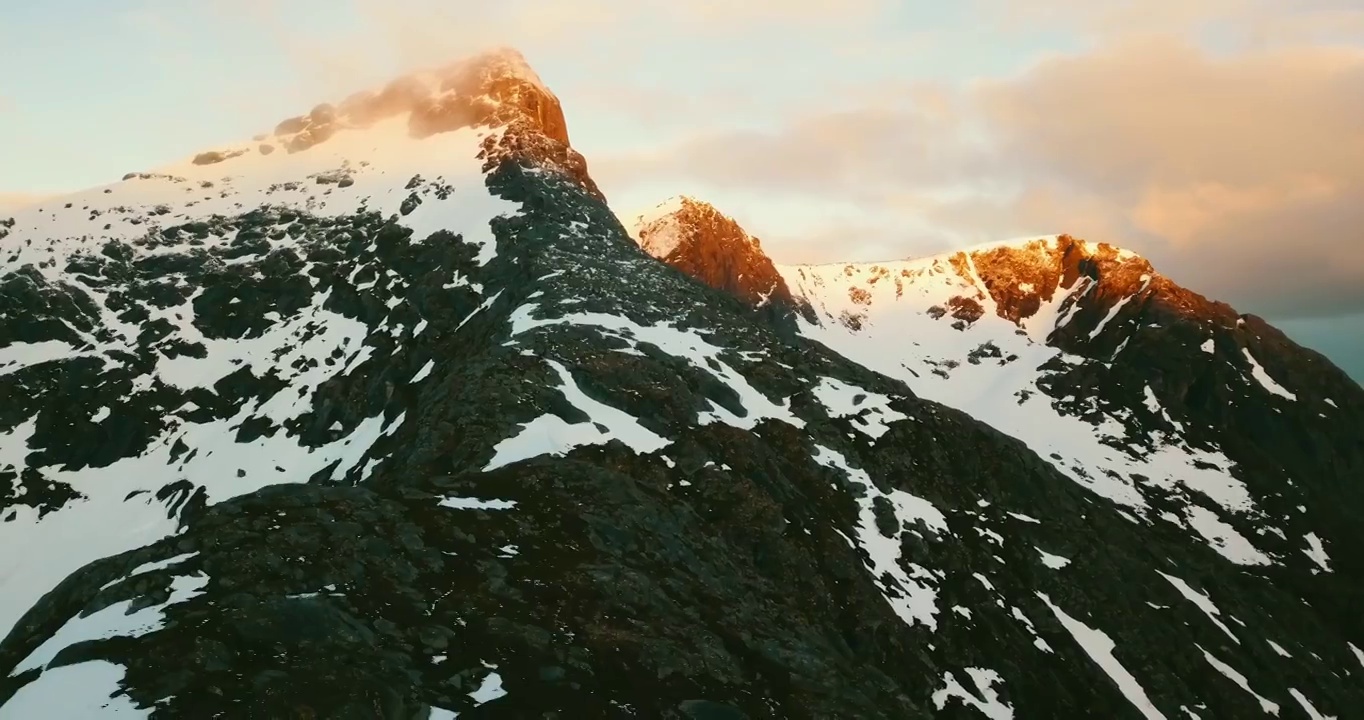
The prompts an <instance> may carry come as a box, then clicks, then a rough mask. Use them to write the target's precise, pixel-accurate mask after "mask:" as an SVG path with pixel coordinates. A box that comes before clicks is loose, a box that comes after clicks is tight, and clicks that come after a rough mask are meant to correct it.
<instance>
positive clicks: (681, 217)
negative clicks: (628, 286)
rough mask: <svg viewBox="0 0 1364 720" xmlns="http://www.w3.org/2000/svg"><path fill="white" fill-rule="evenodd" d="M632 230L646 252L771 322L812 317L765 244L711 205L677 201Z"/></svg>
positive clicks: (637, 220)
mask: <svg viewBox="0 0 1364 720" xmlns="http://www.w3.org/2000/svg"><path fill="white" fill-rule="evenodd" d="M632 227H633V229H632V231H631V236H632V237H633V238H634V239H635V241H636V242H638V243H639V245H640V247H641V248H642V249H643V250H644V252H646V253H648V254H649V255H651V256H653V257H655V258H657V259H659V260H662V261H663V262H664V263H666V264H668V265H670V266H672V267H674V268H676V269H678V270H680V271H681V272H682V273H683V274H685V275H687V276H688V277H691V278H694V279H696V280H699V281H700V282H702V283H705V284H706V285H708V286H710V287H712V288H715V289H716V290H720V291H722V292H724V293H726V294H728V295H730V296H732V297H735V298H738V299H739V300H740V301H741V302H743V303H744V304H746V305H748V306H749V307H752V308H756V309H759V310H763V311H765V312H766V313H768V314H771V315H772V316H773V317H778V316H783V315H789V314H791V313H793V312H801V313H808V312H809V308H808V306H807V305H806V304H805V303H804V302H802V301H800V300H797V299H796V298H795V297H793V296H792V294H791V290H790V288H788V287H787V285H786V281H785V280H784V279H783V278H782V276H781V274H780V273H778V272H777V268H776V266H775V265H774V264H773V263H772V260H771V259H770V258H769V257H768V256H767V254H766V253H765V252H763V249H762V242H761V241H760V240H758V238H755V237H753V236H752V235H749V234H748V233H747V232H746V231H745V230H744V229H743V228H742V227H740V226H739V224H738V223H737V222H735V221H734V219H733V218H730V217H729V216H727V215H725V214H723V213H721V212H720V211H719V210H717V209H716V208H715V207H714V206H713V205H711V204H709V203H706V202H702V201H700V200H696V199H693V198H689V197H684V196H678V197H674V198H671V199H669V200H667V201H665V202H663V203H661V204H660V205H658V206H657V207H655V208H654V209H652V210H650V211H649V212H647V213H641V214H640V215H638V216H636V217H635V219H634V222H633V223H632Z"/></svg>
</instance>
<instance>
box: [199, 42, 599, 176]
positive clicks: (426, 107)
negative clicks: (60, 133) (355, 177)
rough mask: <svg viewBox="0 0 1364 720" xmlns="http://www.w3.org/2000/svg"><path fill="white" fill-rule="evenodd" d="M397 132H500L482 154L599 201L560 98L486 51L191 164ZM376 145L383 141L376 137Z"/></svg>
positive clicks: (521, 63) (524, 65) (506, 55)
mask: <svg viewBox="0 0 1364 720" xmlns="http://www.w3.org/2000/svg"><path fill="white" fill-rule="evenodd" d="M395 126H396V127H397V129H398V130H400V131H401V132H402V133H404V134H405V135H407V136H408V137H411V138H417V139H422V138H428V137H431V136H434V135H438V134H441V133H446V132H452V131H455V130H460V129H464V128H489V129H499V130H501V133H500V134H499V137H497V138H492V139H490V140H489V141H488V142H489V143H490V144H491V145H493V146H500V149H497V148H494V147H485V148H484V149H485V151H495V152H497V153H508V154H512V155H517V154H521V155H530V156H532V157H533V159H534V160H535V161H536V163H537V164H539V165H546V166H550V167H555V168H559V169H561V170H563V171H564V172H565V173H566V174H568V175H570V176H572V177H573V178H574V179H576V180H577V181H579V182H580V183H582V184H583V185H584V186H586V187H587V188H588V189H589V190H590V191H591V192H592V193H593V194H595V195H598V196H600V190H598V189H597V187H596V184H595V183H594V182H593V181H592V180H591V178H590V177H589V176H588V174H587V163H586V161H585V160H584V159H583V157H582V155H580V154H579V153H578V152H577V151H575V150H573V149H572V147H571V145H570V143H569V137H568V126H567V123H566V121H565V119H564V112H563V107H562V105H561V104H560V102H559V98H558V97H557V96H555V94H554V93H553V92H552V91H550V89H549V88H548V87H547V86H546V85H545V84H544V82H543V81H542V80H541V79H540V76H539V75H538V74H537V73H536V72H535V70H534V69H532V68H531V66H530V64H529V63H528V62H527V61H526V58H525V56H523V55H522V54H521V53H520V52H519V51H517V50H515V49H514V48H509V47H497V48H492V49H489V50H485V51H483V52H480V53H478V54H475V55H472V56H470V57H466V58H462V59H460V60H456V61H454V62H450V63H447V64H445V65H442V66H439V67H435V68H429V69H425V70H419V71H416V72H411V73H407V74H405V75H403V76H401V77H398V78H396V79H394V80H392V81H390V82H389V83H387V84H386V85H384V86H382V87H380V88H371V89H366V90H361V91H359V92H355V93H352V94H351V95H349V96H348V97H346V98H345V99H344V100H341V101H340V102H338V103H321V104H319V105H316V106H314V107H313V108H312V109H311V110H309V111H308V112H306V113H304V114H301V115H295V116H292V117H289V118H285V119H284V120H282V121H280V122H279V123H277V124H276V125H275V127H274V129H273V130H271V131H270V132H268V133H263V134H260V135H257V136H256V137H255V138H254V139H253V140H252V141H251V142H249V143H243V144H240V145H239V146H234V147H228V148H219V149H214V150H210V151H207V152H201V153H199V154H198V155H196V156H195V157H194V159H193V164H194V165H215V164H218V163H222V162H227V161H231V160H232V159H234V158H237V157H240V156H243V155H248V154H260V155H270V154H272V153H274V152H275V151H277V150H279V151H283V152H284V153H287V154H293V153H299V152H304V151H307V150H309V149H311V148H313V147H316V146H318V145H320V144H322V143H326V142H328V141H330V140H332V139H333V138H335V137H337V136H338V135H341V134H348V133H356V132H370V131H380V130H381V129H385V128H391V127H395ZM376 140H377V141H378V142H377V143H376V144H382V143H383V140H382V139H381V138H380V137H379V136H378V135H376Z"/></svg>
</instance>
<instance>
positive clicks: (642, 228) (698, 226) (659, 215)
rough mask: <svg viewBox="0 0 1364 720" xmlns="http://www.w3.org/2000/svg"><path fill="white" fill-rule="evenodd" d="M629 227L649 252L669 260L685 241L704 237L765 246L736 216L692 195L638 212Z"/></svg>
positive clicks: (676, 198) (635, 238)
mask: <svg viewBox="0 0 1364 720" xmlns="http://www.w3.org/2000/svg"><path fill="white" fill-rule="evenodd" d="M627 229H628V230H629V231H630V237H632V238H634V240H635V242H637V243H639V245H640V247H641V248H643V249H644V251H645V252H647V253H649V254H650V255H652V256H654V257H656V258H658V259H660V260H663V259H666V258H667V256H668V255H669V254H670V253H672V252H673V250H674V249H676V248H677V247H678V246H679V245H680V244H681V243H682V242H683V240H686V239H688V238H692V239H695V237H700V236H706V237H709V238H710V239H712V240H715V239H717V238H724V239H725V240H726V241H729V242H740V241H741V242H743V243H744V244H746V245H750V246H752V247H754V248H759V247H761V243H759V242H758V239H757V238H754V237H753V236H751V235H749V234H748V232H747V231H745V230H744V229H743V228H742V227H740V225H739V223H737V222H735V220H734V219H733V218H731V217H729V216H728V215H725V214H724V213H722V212H720V211H719V210H717V209H716V208H715V206H714V205H711V204H710V203H708V202H705V201H704V200H697V199H696V198H693V197H690V196H688V195H674V196H673V197H670V198H668V199H667V200H664V201H663V202H661V203H659V204H658V205H655V206H654V207H652V208H650V209H649V210H646V211H644V212H641V213H639V214H637V215H636V216H635V217H634V220H633V221H632V222H630V223H628V224H627Z"/></svg>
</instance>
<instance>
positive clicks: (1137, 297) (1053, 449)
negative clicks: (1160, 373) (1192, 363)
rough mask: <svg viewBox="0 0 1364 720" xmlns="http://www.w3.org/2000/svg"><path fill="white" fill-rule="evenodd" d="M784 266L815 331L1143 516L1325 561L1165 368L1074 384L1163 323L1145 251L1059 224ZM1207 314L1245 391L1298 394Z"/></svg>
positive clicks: (1211, 336)
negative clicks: (1084, 371) (950, 246)
mask: <svg viewBox="0 0 1364 720" xmlns="http://www.w3.org/2000/svg"><path fill="white" fill-rule="evenodd" d="M779 269H780V272H781V273H782V275H783V276H784V277H785V278H786V281H787V283H788V284H789V285H790V286H791V287H792V288H793V290H794V292H795V293H796V294H797V295H798V296H801V297H803V298H805V299H806V300H808V301H809V302H810V303H811V304H812V306H813V307H814V308H815V309H816V310H817V312H818V314H819V315H820V318H819V320H818V321H817V322H814V323H808V322H807V323H803V326H802V332H803V333H804V334H806V335H807V336H809V337H811V338H814V339H816V340H818V341H820V342H821V343H823V344H825V345H828V346H829V347H832V348H834V349H836V350H837V351H838V352H840V353H841V354H843V355H845V356H846V357H849V358H851V359H853V360H856V361H857V362H859V363H861V364H863V365H865V366H867V367H869V368H872V369H875V370H877V371H880V372H883V373H886V374H887V375H890V376H892V377H896V378H899V379H901V380H903V381H905V383H906V384H908V385H909V386H910V387H911V388H912V389H913V390H914V392H915V393H916V394H918V395H919V396H921V397H925V398H928V399H932V400H936V401H938V402H941V403H943V404H945V405H948V406H951V407H955V408H959V409H961V410H964V411H966V412H967V413H969V414H970V415H972V416H973V417H976V418H978V419H980V420H983V421H985V422H987V423H989V424H990V425H992V426H994V427H995V428H997V429H999V430H1001V431H1003V432H1005V433H1007V434H1009V435H1012V436H1014V437H1016V438H1018V439H1020V440H1023V441H1024V442H1025V443H1027V444H1028V446H1029V447H1031V448H1032V449H1033V450H1034V451H1036V452H1037V453H1038V454H1039V455H1040V456H1042V457H1044V458H1047V459H1048V460H1049V461H1050V462H1051V463H1052V464H1053V465H1055V466H1056V468H1057V469H1058V470H1060V471H1061V472H1062V473H1063V474H1065V475H1066V476H1067V477H1070V478H1071V479H1073V480H1074V481H1075V482H1077V483H1079V484H1080V485H1082V486H1083V487H1085V488H1087V489H1089V490H1091V491H1092V492H1094V493H1095V494H1097V495H1098V496H1101V497H1103V498H1105V499H1107V500H1109V501H1112V502H1113V503H1115V504H1117V505H1119V506H1121V507H1123V508H1125V509H1126V510H1127V511H1128V512H1130V513H1131V517H1132V518H1133V521H1134V522H1140V523H1143V524H1145V523H1152V522H1164V523H1169V524H1171V525H1173V526H1176V527H1178V528H1180V529H1184V530H1189V531H1192V532H1194V533H1196V534H1197V535H1198V536H1200V537H1201V538H1202V539H1203V540H1204V541H1205V542H1207V543H1208V544H1209V546H1210V547H1212V548H1214V549H1216V550H1217V551H1218V552H1219V553H1221V554H1222V555H1223V556H1224V557H1226V558H1227V559H1228V560H1229V561H1231V562H1234V563H1238V564H1242V565H1266V564H1270V563H1274V562H1277V561H1284V560H1290V559H1291V560H1295V561H1300V560H1302V559H1303V558H1310V559H1311V560H1312V561H1313V562H1314V563H1316V564H1317V565H1318V566H1319V569H1320V570H1323V571H1325V570H1329V568H1330V561H1329V553H1328V552H1327V551H1325V550H1324V549H1323V546H1322V544H1321V542H1320V540H1319V538H1317V537H1316V536H1315V535H1313V534H1310V533H1309V534H1307V535H1300V534H1296V533H1294V534H1290V533H1287V532H1285V530H1286V529H1288V528H1289V527H1290V526H1291V525H1300V524H1301V522H1300V521H1301V520H1302V515H1303V512H1302V511H1301V510H1297V509H1295V508H1291V507H1279V508H1276V509H1275V510H1270V509H1268V508H1267V507H1266V506H1265V505H1264V503H1263V502H1261V501H1260V499H1258V498H1257V494H1259V493H1264V491H1265V489H1264V488H1260V489H1259V493H1256V492H1252V491H1251V489H1250V488H1248V487H1247V484H1246V482H1245V480H1243V479H1242V474H1241V473H1239V472H1237V468H1236V463H1235V462H1234V461H1232V460H1231V459H1230V458H1228V457H1227V456H1226V454H1225V453H1224V452H1223V451H1222V449H1221V448H1220V447H1219V444H1218V442H1217V439H1216V438H1215V437H1209V436H1208V435H1207V434H1201V433H1196V432H1191V429H1190V428H1187V427H1186V423H1189V422H1195V423H1197V422H1198V420H1197V419H1194V420H1190V419H1189V418H1188V417H1187V415H1188V413H1187V412H1185V411H1183V410H1179V411H1175V412H1174V413H1173V414H1172V412H1171V411H1170V410H1168V409H1167V408H1166V407H1164V405H1163V404H1162V400H1161V399H1160V397H1159V396H1158V394H1157V393H1156V392H1155V390H1153V388H1152V386H1151V383H1153V382H1155V383H1160V382H1161V378H1159V377H1152V378H1149V379H1148V381H1147V382H1142V383H1132V382H1130V381H1129V380H1130V378H1126V377H1121V376H1120V375H1118V374H1116V373H1115V374H1113V376H1112V377H1111V379H1110V381H1109V382H1108V383H1106V384H1105V386H1104V387H1102V388H1098V387H1084V386H1082V385H1069V386H1068V385H1067V375H1066V370H1067V369H1068V368H1071V367H1076V366H1089V367H1092V368H1095V369H1097V370H1099V371H1100V372H1102V371H1104V370H1106V369H1111V368H1112V366H1113V364H1114V363H1115V362H1119V361H1120V359H1121V358H1122V354H1123V353H1124V352H1125V351H1126V349H1127V346H1128V344H1129V343H1130V342H1131V340H1132V338H1134V337H1136V336H1137V335H1138V334H1139V331H1140V330H1142V325H1143V322H1146V323H1148V324H1149V323H1150V322H1151V320H1152V319H1151V318H1145V320H1144V319H1143V318H1142V316H1141V315H1140V314H1139V313H1138V308H1140V307H1141V306H1143V305H1145V304H1147V303H1150V302H1152V301H1153V300H1155V299H1158V298H1159V297H1160V296H1161V294H1162V293H1163V292H1167V291H1169V290H1170V288H1171V287H1172V284H1171V283H1169V281H1168V280H1166V279H1165V278H1163V277H1160V276H1159V275H1158V274H1157V273H1156V271H1155V270H1154V269H1152V267H1151V266H1150V264H1149V263H1148V262H1147V261H1146V260H1144V259H1143V258H1141V257H1139V256H1138V255H1136V254H1135V253H1132V252H1130V251H1126V250H1122V249H1119V248H1114V247H1111V246H1108V245H1102V244H1099V245H1090V244H1089V243H1086V242H1085V241H1083V240H1076V239H1074V238H1070V237H1068V236H1052V237H1041V238H1024V239H1019V240H1010V241H1003V242H998V243H992V244H989V245H983V246H979V247H973V248H968V249H966V250H963V251H958V252H953V253H947V254H943V255H938V256H933V257H927V258H920V259H913V260H904V261H893V262H883V263H866V264H837V265H817V266H780V267H779ZM987 278H988V279H987ZM1124 311H1127V312H1124ZM1198 322H1199V323H1202V324H1203V325H1204V326H1205V327H1204V332H1205V333H1206V334H1205V335H1204V337H1203V338H1200V342H1199V349H1200V352H1199V355H1201V356H1202V358H1206V362H1208V363H1223V364H1227V365H1228V366H1229V368H1230V369H1231V370H1232V371H1233V373H1234V374H1235V375H1237V376H1238V377H1239V378H1240V379H1241V380H1242V381H1243V387H1242V388H1238V389H1239V390H1242V391H1243V392H1245V393H1246V394H1248V395H1253V396H1254V397H1255V399H1256V400H1257V401H1259V402H1261V403H1263V404H1267V405H1270V406H1274V405H1275V404H1277V403H1279V402H1283V401H1284V400H1285V399H1286V400H1288V401H1292V402H1297V401H1298V396H1297V395H1295V394H1293V393H1292V392H1289V391H1286V390H1284V389H1283V388H1282V387H1281V386H1280V385H1279V383H1278V382H1277V381H1275V380H1274V379H1273V377H1272V376H1271V375H1270V374H1269V373H1267V372H1266V371H1265V370H1264V368H1263V367H1262V366H1261V365H1260V364H1259V363H1258V362H1257V361H1256V360H1255V357H1254V354H1253V352H1252V350H1251V349H1250V348H1249V347H1244V346H1241V347H1236V350H1235V351H1234V352H1233V353H1231V354H1230V355H1229V356H1227V357H1222V356H1215V355H1214V354H1213V348H1214V347H1215V346H1216V344H1217V343H1218V342H1219V340H1222V341H1223V342H1226V341H1225V340H1223V336H1225V335H1226V334H1227V333H1234V332H1235V331H1236V330H1237V327H1238V326H1244V321H1243V320H1240V319H1236V320H1232V319H1229V318H1227V317H1217V316H1207V317H1202V318H1199V319H1198ZM1151 327H1156V325H1151ZM1233 342H1234V341H1233ZM1188 349H1191V348H1188ZM1200 359H1201V358H1200ZM1163 389H1164V388H1162V390H1163ZM1300 392H1301V393H1302V395H1303V397H1302V398H1301V402H1302V403H1304V404H1310V405H1311V407H1312V409H1313V411H1314V413H1316V414H1319V415H1321V416H1325V417H1329V416H1330V415H1337V416H1339V414H1340V409H1339V407H1337V406H1334V405H1332V401H1331V398H1329V397H1327V396H1325V395H1318V394H1317V393H1316V392H1313V391H1311V390H1308V391H1302V390H1300ZM1345 417H1348V416H1345ZM1340 419H1344V417H1341V418H1340ZM1299 479H1300V480H1302V481H1305V482H1310V481H1312V480H1314V479H1315V478H1310V477H1307V478H1299ZM1274 494H1276V495H1277V494H1279V493H1278V492H1276V493H1274ZM1286 515H1287V516H1296V518H1293V517H1286ZM1295 520H1296V521H1295ZM1309 524H1310V523H1309ZM1238 527H1240V528H1243V529H1244V528H1251V529H1252V530H1251V531H1250V532H1245V531H1244V530H1238Z"/></svg>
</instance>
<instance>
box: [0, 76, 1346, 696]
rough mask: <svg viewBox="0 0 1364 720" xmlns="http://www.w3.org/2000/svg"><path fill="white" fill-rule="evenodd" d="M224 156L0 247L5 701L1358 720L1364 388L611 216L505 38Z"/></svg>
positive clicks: (972, 281)
mask: <svg viewBox="0 0 1364 720" xmlns="http://www.w3.org/2000/svg"><path fill="white" fill-rule="evenodd" d="M267 148H268V149H267ZM210 153H213V154H200V155H199V156H196V157H194V158H192V159H190V160H187V161H186V162H184V163H182V164H178V165H174V166H171V167H169V168H163V169H161V170H158V171H156V172H137V173H131V174H129V175H128V176H127V177H126V178H124V179H123V180H122V181H121V182H117V183H114V184H111V185H108V186H104V187H98V188H94V189H91V190H88V191H85V192H81V193H77V194H74V195H70V196H67V197H64V198H57V199H48V200H44V201H42V202H41V203H40V204H37V205H31V206H28V207H26V208H23V209H20V210H18V211H17V212H16V213H15V214H14V217H12V218H4V219H0V543H2V544H3V547H4V548H6V552H5V553H4V554H3V556H0V588H2V589H3V591H2V592H0V638H3V639H2V640H0V717H3V718H5V719H6V720H8V719H9V718H19V719H25V718H101V717H106V716H108V717H148V718H338V719H349V718H395V719H397V718H401V719H405V720H406V719H412V720H421V719H438V718H454V717H456V716H459V717H469V718H474V717H486V718H564V719H569V718H573V719H577V718H650V719H652V718H675V719H678V720H688V719H689V720H731V719H741V718H755V719H756V718H793V719H794V718H857V719H862V718H867V719H873V718H887V719H889V718H928V717H951V718H957V717H961V718H970V717H982V718H990V719H991V720H1002V719H1005V718H1078V717H1094V718H1147V719H1152V718H1169V719H1171V720H1173V719H1174V718H1202V719H1211V718H1253V717H1261V716H1266V715H1268V716H1275V717H1279V718H1324V717H1337V718H1348V717H1358V716H1359V714H1360V710H1359V708H1361V707H1364V616H1361V613H1360V608H1364V550H1361V548H1364V496H1362V493H1364V490H1361V487H1364V486H1361V478H1364V439H1361V438H1364V390H1361V389H1360V387H1359V386H1358V385H1356V384H1354V383H1352V382H1351V381H1350V380H1349V379H1347V378H1346V377H1345V375H1344V374H1343V373H1341V372H1340V371H1339V370H1337V369H1335V368H1334V367H1332V366H1331V365H1330V363H1329V362H1327V361H1326V360H1325V359H1324V358H1322V357H1321V356H1320V355H1317V354H1316V353H1313V352H1311V351H1309V350H1306V349H1303V348H1301V347H1298V346H1297V345H1295V344H1293V343H1292V342H1291V341H1289V340H1288V339H1287V338H1285V337H1284V336H1283V335H1282V334H1281V333H1279V332H1278V331H1276V330H1274V329H1273V328H1272V327H1269V326H1268V325H1266V324H1265V323H1264V322H1263V321H1261V320H1260V319H1258V318H1255V317H1253V316H1244V315H1239V314H1237V313H1236V312H1235V311H1234V310H1232V309H1231V308H1229V307H1227V306H1225V305H1221V304H1218V303H1214V302H1211V301H1208V300H1206V299H1204V298H1202V297H1200V296H1198V295H1196V294H1194V293H1192V292H1189V291H1187V290H1184V289H1182V288H1180V287H1178V286H1176V285H1174V284H1173V283H1171V282H1170V281H1168V280H1167V279H1165V278H1164V277H1162V276H1161V275H1160V274H1159V273H1157V272H1156V271H1155V269H1153V268H1151V267H1150V265H1149V264H1148V263H1147V262H1146V261H1145V260H1143V259H1141V258H1140V257H1138V256H1136V255H1134V254H1132V253H1128V252H1125V251H1122V250H1118V249H1116V248H1112V247H1109V246H1107V245H1103V244H1097V245H1095V244H1090V243H1087V242H1083V241H1081V240H1078V239H1075V238H1071V237H1068V236H1057V237H1048V238H1036V239H1032V238H1030V239H1025V240H1020V241H1014V242H1006V243H1001V244H998V245H995V246H989V247H981V248H973V249H968V250H963V251H960V252H956V253H951V254H947V255H943V256H940V257H933V258H926V259H920V260H909V261H897V262H887V263H876V264H850V265H827V266H783V265H778V264H774V263H773V262H772V261H771V260H770V259H769V258H768V257H767V256H766V255H765V254H764V253H763V251H762V248H761V245H760V243H758V242H757V241H756V240H753V239H752V238H751V237H750V236H748V234H747V233H745V232H744V231H743V230H742V228H740V227H739V226H738V225H737V224H736V223H734V222H733V221H732V220H730V219H729V218H726V217H725V216H724V215H722V214H721V213H720V212H719V211H717V210H715V208H713V207H710V206H708V205H705V204H704V203H701V202H700V201H696V200H690V199H688V200H677V201H670V202H669V203H665V204H664V205H663V206H660V207H659V208H658V209H656V210H655V211H652V212H650V213H647V214H645V215H644V216H640V217H639V222H638V223H635V224H634V226H633V227H632V228H630V229H629V230H627V228H626V227H625V226H624V225H623V224H622V223H621V222H620V221H619V220H618V219H617V213H616V212H614V211H613V208H611V207H609V206H608V204H607V202H606V200H605V198H604V197H603V195H602V193H601V192H600V191H599V190H598V189H597V187H596V186H595V184H593V182H592V180H591V177H590V176H589V175H588V173H587V164H586V162H585V161H584V160H583V158H582V156H581V155H579V154H578V153H577V152H576V151H574V150H573V148H572V147H571V146H570V144H569V139H568V133H567V129H566V127H565V125H564V123H563V115H562V111H561V110H560V105H559V101H558V100H557V99H556V98H555V97H554V96H553V94H552V93H551V92H550V91H549V90H548V89H546V88H545V87H544V85H543V84H542V83H541V82H540V81H539V79H538V78H537V77H536V76H535V74H534V72H533V71H531V70H530V69H529V68H528V67H526V65H525V62H524V60H522V59H521V58H520V56H519V55H516V54H515V53H514V51H506V50H504V51H498V52H495V53H490V54H486V55H482V56H479V57H475V58H471V59H468V60H464V61H461V62H460V63H455V64H453V65H451V66H449V67H446V68H442V69H439V70H437V71H432V72H430V73H422V74H417V75H413V76H409V77H408V78H404V79H402V80H400V81H398V82H397V83H394V84H392V85H390V86H388V87H386V88H383V89H380V90H376V91H374V92H372V93H361V94H358V95H356V96H353V97H352V98H351V99H350V100H348V101H347V102H342V103H339V104H338V105H336V106H331V105H326V106H319V107H318V108H315V109H314V110H313V111H311V112H310V113H308V114H307V115H303V116H299V117H297V118H293V119H290V120H287V121H285V122H284V123H281V124H280V126H279V127H277V128H276V129H275V131H274V132H273V133H266V134H265V135H262V136H260V137H259V138H258V139H256V140H253V141H251V142H250V143H246V144H243V145H242V146H240V147H231V148H223V149H219V150H214V151H210ZM626 217H628V215H627V216H626ZM773 307H780V308H786V310H787V311H783V312H774V311H767V309H768V308H773Z"/></svg>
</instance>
